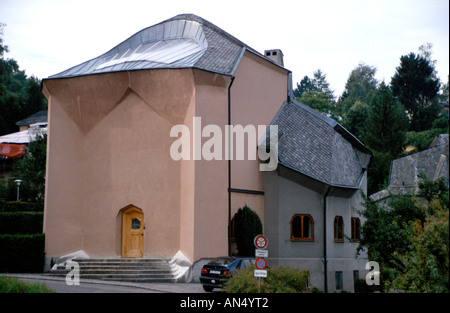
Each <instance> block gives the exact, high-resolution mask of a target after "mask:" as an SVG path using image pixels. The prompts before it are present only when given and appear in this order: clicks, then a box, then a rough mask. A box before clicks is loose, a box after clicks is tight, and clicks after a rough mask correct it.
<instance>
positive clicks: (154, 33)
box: [49, 14, 276, 79]
mask: <svg viewBox="0 0 450 313" xmlns="http://www.w3.org/2000/svg"><path fill="white" fill-rule="evenodd" d="M245 50H248V51H250V52H252V53H254V54H257V55H259V56H260V57H262V58H264V59H266V60H268V61H269V62H272V63H274V62H273V61H272V60H270V59H268V58H266V57H265V56H264V55H262V54H260V53H259V52H257V51H256V50H254V49H252V48H250V47H249V46H247V45H246V44H244V43H243V42H241V41H239V40H238V39H236V38H235V37H233V36H231V35H230V34H228V33H226V32H225V31H223V30H222V29H220V28H219V27H217V26H215V25H214V24H212V23H210V22H208V21H206V20H205V19H203V18H201V17H199V16H196V15H194V14H181V15H177V16H175V17H173V18H170V19H168V20H165V21H163V22H161V23H159V24H156V25H153V26H150V27H148V28H145V29H143V30H141V31H139V32H138V33H136V34H134V35H133V36H131V37H130V38H128V39H127V40H125V41H124V42H122V43H120V44H119V45H117V46H116V47H114V48H113V49H111V50H110V51H108V52H106V53H104V54H103V55H101V56H99V57H96V58H94V59H92V60H90V61H87V62H84V63H82V64H79V65H77V66H74V67H72V68H70V69H68V70H66V71H63V72H61V73H59V74H56V75H53V76H50V77H49V78H50V79H52V78H66V77H76V76H83V75H91V74H99V73H108V72H118V71H128V70H143V69H155V68H190V67H192V68H198V69H203V70H206V71H211V72H215V73H220V74H224V75H233V74H234V71H235V70H236V68H237V65H238V64H239V61H240V59H241V57H242V54H243V52H244V51H245ZM274 64H276V63H274Z"/></svg>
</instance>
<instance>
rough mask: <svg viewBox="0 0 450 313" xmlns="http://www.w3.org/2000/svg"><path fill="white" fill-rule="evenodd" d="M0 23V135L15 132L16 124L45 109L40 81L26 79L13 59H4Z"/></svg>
mask: <svg viewBox="0 0 450 313" xmlns="http://www.w3.org/2000/svg"><path fill="white" fill-rule="evenodd" d="M4 26H5V24H2V23H0V135H3V134H8V133H13V132H16V131H17V126H16V122H17V121H19V120H21V119H24V118H26V117H27V116H29V115H31V114H33V113H36V112H38V111H41V110H45V109H46V108H47V102H46V100H45V98H44V96H43V95H42V93H41V86H40V81H39V80H38V79H37V78H36V77H31V78H27V76H26V75H25V72H24V71H21V70H20V69H19V65H18V64H17V62H16V61H15V60H14V59H5V58H4V54H5V52H8V47H7V46H6V45H4V43H3V38H2V35H3V27H4Z"/></svg>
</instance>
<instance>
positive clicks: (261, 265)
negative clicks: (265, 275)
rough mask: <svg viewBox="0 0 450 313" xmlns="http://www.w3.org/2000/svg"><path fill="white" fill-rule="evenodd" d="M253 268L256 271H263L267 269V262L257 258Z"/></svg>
mask: <svg viewBox="0 0 450 313" xmlns="http://www.w3.org/2000/svg"><path fill="white" fill-rule="evenodd" d="M255 266H256V268H257V269H258V270H265V269H266V268H267V261H266V259H264V258H257V259H256V261H255Z"/></svg>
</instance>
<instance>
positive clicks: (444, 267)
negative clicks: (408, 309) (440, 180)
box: [391, 197, 449, 293]
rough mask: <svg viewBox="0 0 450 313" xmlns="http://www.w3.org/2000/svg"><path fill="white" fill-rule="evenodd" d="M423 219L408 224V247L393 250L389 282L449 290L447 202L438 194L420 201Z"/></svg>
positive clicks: (415, 289) (410, 288) (423, 289)
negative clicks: (394, 263) (391, 279)
mask: <svg viewBox="0 0 450 313" xmlns="http://www.w3.org/2000/svg"><path fill="white" fill-rule="evenodd" d="M419 205H420V206H421V207H422V210H423V211H424V212H425V214H426V217H425V221H424V222H422V221H420V220H417V221H415V222H414V224H413V225H412V227H411V231H410V236H409V237H410V238H409V240H410V247H411V249H410V250H409V251H407V252H406V253H403V254H400V253H395V254H394V256H395V258H396V260H397V267H396V269H395V278H394V280H393V282H392V284H391V287H392V288H394V289H401V290H404V291H407V292H447V293H448V292H449V211H448V197H447V202H443V201H439V199H438V197H436V198H433V199H431V200H430V201H427V202H426V203H425V204H422V203H419Z"/></svg>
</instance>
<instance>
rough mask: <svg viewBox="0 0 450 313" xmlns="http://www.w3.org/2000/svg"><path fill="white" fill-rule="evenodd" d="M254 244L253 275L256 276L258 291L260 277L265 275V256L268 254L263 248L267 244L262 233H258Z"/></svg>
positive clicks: (259, 288)
mask: <svg viewBox="0 0 450 313" xmlns="http://www.w3.org/2000/svg"><path fill="white" fill-rule="evenodd" d="M253 242H254V244H255V247H256V250H255V257H256V261H255V267H256V269H255V277H258V291H260V290H261V277H267V270H266V268H267V260H266V259H265V258H267V257H268V256H269V252H268V251H267V250H265V249H266V248H267V245H268V243H269V242H268V240H267V238H266V237H265V236H264V235H258V236H256V237H255V239H254V241H253Z"/></svg>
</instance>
